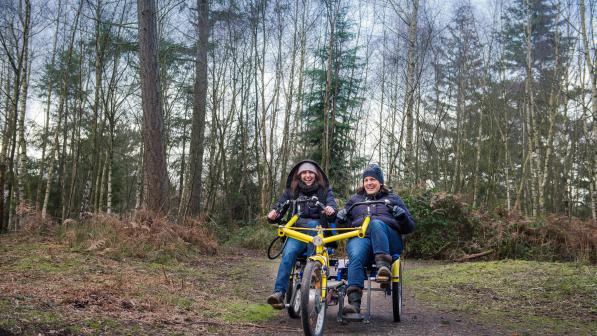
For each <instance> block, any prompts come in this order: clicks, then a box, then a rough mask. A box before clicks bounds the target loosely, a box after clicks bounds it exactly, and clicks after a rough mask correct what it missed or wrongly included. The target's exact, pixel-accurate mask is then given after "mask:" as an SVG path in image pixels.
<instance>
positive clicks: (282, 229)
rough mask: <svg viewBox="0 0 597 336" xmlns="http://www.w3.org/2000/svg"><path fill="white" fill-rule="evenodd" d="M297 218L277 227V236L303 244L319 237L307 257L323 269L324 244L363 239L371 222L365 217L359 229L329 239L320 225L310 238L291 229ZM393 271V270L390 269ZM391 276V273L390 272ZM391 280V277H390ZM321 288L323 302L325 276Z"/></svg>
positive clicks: (325, 265)
mask: <svg viewBox="0 0 597 336" xmlns="http://www.w3.org/2000/svg"><path fill="white" fill-rule="evenodd" d="M298 219H299V216H298V215H294V216H292V218H290V220H289V221H288V223H286V225H284V226H279V227H278V236H280V237H283V236H286V237H290V238H294V239H296V240H298V241H302V242H304V243H313V240H314V239H315V237H319V238H318V239H321V242H322V243H321V244H319V245H315V244H314V245H315V254H314V255H312V256H310V257H309V260H313V261H318V262H320V263H321V265H322V266H323V267H325V268H327V267H329V258H328V257H329V256H328V253H327V250H326V249H325V248H324V247H325V245H326V244H329V243H331V242H335V241H338V240H343V239H349V238H353V237H359V238H364V237H365V233H366V232H367V227H369V222H370V221H371V216H367V217H365V220H363V224H362V225H361V226H359V227H355V228H348V229H347V230H351V231H349V232H345V233H341V234H336V235H333V236H329V237H324V234H323V232H324V231H325V230H326V229H324V228H322V227H321V225H318V226H317V227H316V228H315V230H316V231H317V235H316V236H310V235H308V234H304V233H302V232H299V231H297V230H296V229H295V228H293V225H294V224H295V223H296V222H297V221H298ZM308 230H313V229H308ZM334 230H342V229H341V228H336V229H334ZM392 270H393V269H392ZM392 274H393V272H392ZM392 278H393V277H392ZM321 286H322V288H321V289H322V296H321V299H322V300H325V298H326V295H327V276H325V275H324V276H323V277H322V279H321Z"/></svg>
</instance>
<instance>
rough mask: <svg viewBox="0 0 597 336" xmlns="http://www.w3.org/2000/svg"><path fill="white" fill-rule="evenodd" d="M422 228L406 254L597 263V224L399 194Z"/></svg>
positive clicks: (438, 196)
mask: <svg viewBox="0 0 597 336" xmlns="http://www.w3.org/2000/svg"><path fill="white" fill-rule="evenodd" d="M397 193H398V194H399V195H400V196H401V197H402V198H403V200H404V202H405V203H406V205H407V206H408V208H409V210H410V212H411V213H412V215H413V217H414V219H415V221H416V223H417V227H416V230H415V232H414V233H413V234H410V235H408V236H407V253H408V255H409V256H411V257H415V258H421V259H439V260H457V259H459V258H463V257H467V256H470V255H474V254H477V253H483V258H485V260H499V259H506V258H508V259H526V260H538V261H575V262H588V263H593V264H595V263H597V224H596V223H594V222H592V221H591V220H584V221H583V220H580V219H577V218H568V217H566V216H561V215H556V214H550V215H546V216H543V217H536V218H530V217H525V216H522V215H520V214H517V213H508V212H507V211H505V210H504V209H499V208H498V209H493V210H491V211H486V210H482V209H474V208H472V207H471V206H470V204H467V203H466V202H465V200H464V199H463V198H462V196H460V195H453V194H448V193H442V192H432V191H421V190H408V189H405V190H399V191H397Z"/></svg>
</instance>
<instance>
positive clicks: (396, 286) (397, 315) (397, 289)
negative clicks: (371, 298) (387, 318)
mask: <svg viewBox="0 0 597 336" xmlns="http://www.w3.org/2000/svg"><path fill="white" fill-rule="evenodd" d="M398 276H399V278H398V281H397V282H394V280H393V279H392V311H393V315H394V322H400V320H401V315H402V263H400V267H399V269H398Z"/></svg>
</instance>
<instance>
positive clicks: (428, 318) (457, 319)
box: [259, 261, 516, 336]
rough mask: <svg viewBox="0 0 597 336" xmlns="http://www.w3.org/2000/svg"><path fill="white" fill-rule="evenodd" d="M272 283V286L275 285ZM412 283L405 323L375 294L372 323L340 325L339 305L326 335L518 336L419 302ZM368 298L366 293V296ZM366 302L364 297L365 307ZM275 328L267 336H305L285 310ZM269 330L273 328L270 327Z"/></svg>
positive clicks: (273, 323)
mask: <svg viewBox="0 0 597 336" xmlns="http://www.w3.org/2000/svg"><path fill="white" fill-rule="evenodd" d="M405 264H406V265H405V266H406V271H405V273H406V272H407V271H408V268H409V267H424V264H416V265H412V264H411V265H408V263H405ZM268 265H269V266H270V267H269V269H270V272H271V273H270V274H269V276H270V278H269V279H270V280H269V282H272V283H273V280H271V279H274V277H275V274H276V273H275V272H276V269H277V261H275V262H269V263H268ZM267 281H268V280H267V279H265V277H264V279H263V282H261V284H262V285H260V286H259V290H260V292H263V297H264V298H265V297H266V296H267V295H268V294H269V293H270V291H271V288H268V286H267V285H266V284H267ZM271 285H272V284H269V286H271ZM409 285H411V284H409V283H406V284H405V286H404V296H403V305H404V314H403V315H402V322H399V323H394V322H392V300H391V298H390V297H386V296H385V295H384V293H383V292H373V294H372V305H371V315H372V316H371V322H370V323H369V324H365V323H358V322H353V323H348V324H341V323H338V322H336V314H337V313H338V307H337V306H330V307H328V311H327V317H326V322H325V323H326V326H325V334H326V335H358V334H360V335H402V336H404V335H431V336H433V335H476V336H477V335H516V333H512V332H506V331H501V330H499V327H496V326H485V325H481V324H479V323H476V322H475V321H474V320H473V319H472V318H471V317H470V316H466V315H461V314H455V313H452V312H444V311H439V310H436V309H433V308H430V307H429V306H426V305H424V304H423V303H421V302H418V301H417V300H416V299H415V298H414V297H413V295H412V293H411V291H410V290H409ZM364 295H366V294H364ZM365 305H366V299H365V297H363V304H362V308H365ZM265 325H267V326H268V327H269V326H271V327H272V329H270V330H276V328H280V329H279V330H280V331H279V332H276V331H272V332H270V333H266V332H265V331H266V330H263V332H264V334H269V335H302V334H303V332H302V327H301V321H300V319H297V320H295V319H291V318H289V317H288V314H287V313H286V311H281V312H280V313H279V314H278V315H277V317H276V318H275V319H274V320H272V321H269V322H267V323H265ZM267 329H269V328H267Z"/></svg>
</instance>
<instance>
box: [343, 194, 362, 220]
mask: <svg viewBox="0 0 597 336" xmlns="http://www.w3.org/2000/svg"><path fill="white" fill-rule="evenodd" d="M356 202H358V200H357V199H356V196H352V197H350V198H349V199H348V201H347V202H346V204H344V209H346V210H348V208H350V207H351V206H352V205H353V204H355V203H356ZM359 225H360V224H359V223H355V216H353V214H352V212H349V213H348V214H346V226H347V227H356V226H359Z"/></svg>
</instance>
